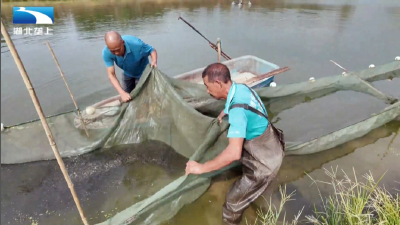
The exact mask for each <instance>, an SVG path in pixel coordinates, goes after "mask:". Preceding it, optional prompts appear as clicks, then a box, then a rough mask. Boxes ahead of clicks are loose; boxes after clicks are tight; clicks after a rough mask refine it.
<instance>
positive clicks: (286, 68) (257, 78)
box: [246, 66, 290, 84]
mask: <svg viewBox="0 0 400 225" xmlns="http://www.w3.org/2000/svg"><path fill="white" fill-rule="evenodd" d="M288 70H290V69H289V67H287V66H285V67H283V68H279V69H276V70H272V71H270V72H268V73H265V74H262V75H260V76H257V77H254V78H251V79H250V80H248V81H247V82H246V84H251V83H254V82H257V81H260V80H263V79H265V78H269V77H272V76H275V75H277V74H280V73H283V72H286V71H288Z"/></svg>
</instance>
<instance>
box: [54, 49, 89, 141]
mask: <svg viewBox="0 0 400 225" xmlns="http://www.w3.org/2000/svg"><path fill="white" fill-rule="evenodd" d="M46 44H47V47H49V49H50V53H51V55H52V56H53V58H54V61H55V62H56V65H57V67H58V71H60V74H61V77H62V79H63V80H64V83H65V85H66V86H67V89H68V91H69V94H70V95H71V99H72V101H73V102H74V105H75V108H76V110H77V111H78V115H79V118H80V119H81V122H82V125H83V128H84V129H85V132H86V136H87V137H89V132H88V130H87V129H86V125H85V121H84V120H83V118H82V114H81V111H80V110H79V108H78V105H77V104H76V102H75V99H74V96H73V95H72V92H71V89H69V86H68V83H67V81H66V80H65V77H64V73H63V72H62V70H61V67H60V64H59V63H58V60H57V58H56V55H55V54H54V52H53V49H52V48H51V46H50V44H49V42H46Z"/></svg>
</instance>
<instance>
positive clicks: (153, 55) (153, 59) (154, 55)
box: [150, 48, 157, 67]
mask: <svg viewBox="0 0 400 225" xmlns="http://www.w3.org/2000/svg"><path fill="white" fill-rule="evenodd" d="M150 57H151V66H154V67H157V51H156V49H155V48H153V51H152V52H151V54H150Z"/></svg>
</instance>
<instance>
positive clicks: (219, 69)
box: [202, 63, 231, 84]
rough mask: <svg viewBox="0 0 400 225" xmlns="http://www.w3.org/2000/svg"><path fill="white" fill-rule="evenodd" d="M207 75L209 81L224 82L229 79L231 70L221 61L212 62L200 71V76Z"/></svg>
mask: <svg viewBox="0 0 400 225" xmlns="http://www.w3.org/2000/svg"><path fill="white" fill-rule="evenodd" d="M206 76H208V81H209V82H215V81H216V80H220V81H222V82H224V83H225V84H226V83H228V81H231V72H230V71H229V69H228V67H227V66H226V65H224V64H222V63H213V64H210V65H208V66H207V67H206V68H205V69H204V70H203V73H202V77H203V78H204V77H206Z"/></svg>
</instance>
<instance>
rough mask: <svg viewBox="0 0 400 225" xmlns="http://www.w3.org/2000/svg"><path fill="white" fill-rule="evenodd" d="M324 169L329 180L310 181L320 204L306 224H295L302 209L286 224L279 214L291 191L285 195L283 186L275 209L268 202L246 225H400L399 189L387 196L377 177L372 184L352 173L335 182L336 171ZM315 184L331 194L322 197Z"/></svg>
mask: <svg viewBox="0 0 400 225" xmlns="http://www.w3.org/2000/svg"><path fill="white" fill-rule="evenodd" d="M324 170H325V174H326V175H327V177H328V178H329V181H328V182H327V181H316V180H314V179H312V177H310V176H309V177H310V178H311V180H312V181H313V184H316V185H317V189H318V192H319V196H320V197H321V200H322V205H319V206H316V205H315V206H314V210H313V214H312V215H306V216H305V218H306V219H305V220H306V221H299V218H300V216H301V214H302V211H303V210H300V211H299V213H298V214H297V215H296V216H295V217H294V219H293V220H291V221H288V220H287V219H286V215H285V213H284V212H283V209H284V205H285V204H286V203H287V202H289V201H291V200H293V199H292V197H293V196H294V195H295V192H292V193H290V194H287V193H286V186H284V187H280V189H279V190H280V194H281V202H280V204H279V207H275V206H273V205H272V204H271V200H270V201H269V204H268V208H267V209H262V208H259V209H258V211H257V218H256V220H255V221H253V222H248V221H247V220H246V224H247V225H275V224H282V225H297V224H299V223H301V224H304V223H307V224H314V225H337V224H341V225H398V224H400V197H399V192H400V190H395V192H396V193H395V194H391V193H390V192H389V191H387V190H386V189H385V187H380V186H379V182H380V180H381V179H382V178H383V176H382V177H380V178H379V179H378V180H377V181H375V179H374V177H373V176H372V174H371V173H369V174H365V175H364V176H363V179H362V180H359V179H358V178H357V177H356V175H355V172H354V178H350V176H348V175H347V174H346V173H344V172H343V174H344V179H339V178H338V177H339V176H338V171H337V168H336V169H332V170H330V171H329V170H326V169H324ZM318 183H323V184H328V185H329V186H330V187H331V188H332V190H333V192H332V194H331V195H329V196H327V197H322V195H321V192H320V189H319V187H318Z"/></svg>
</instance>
